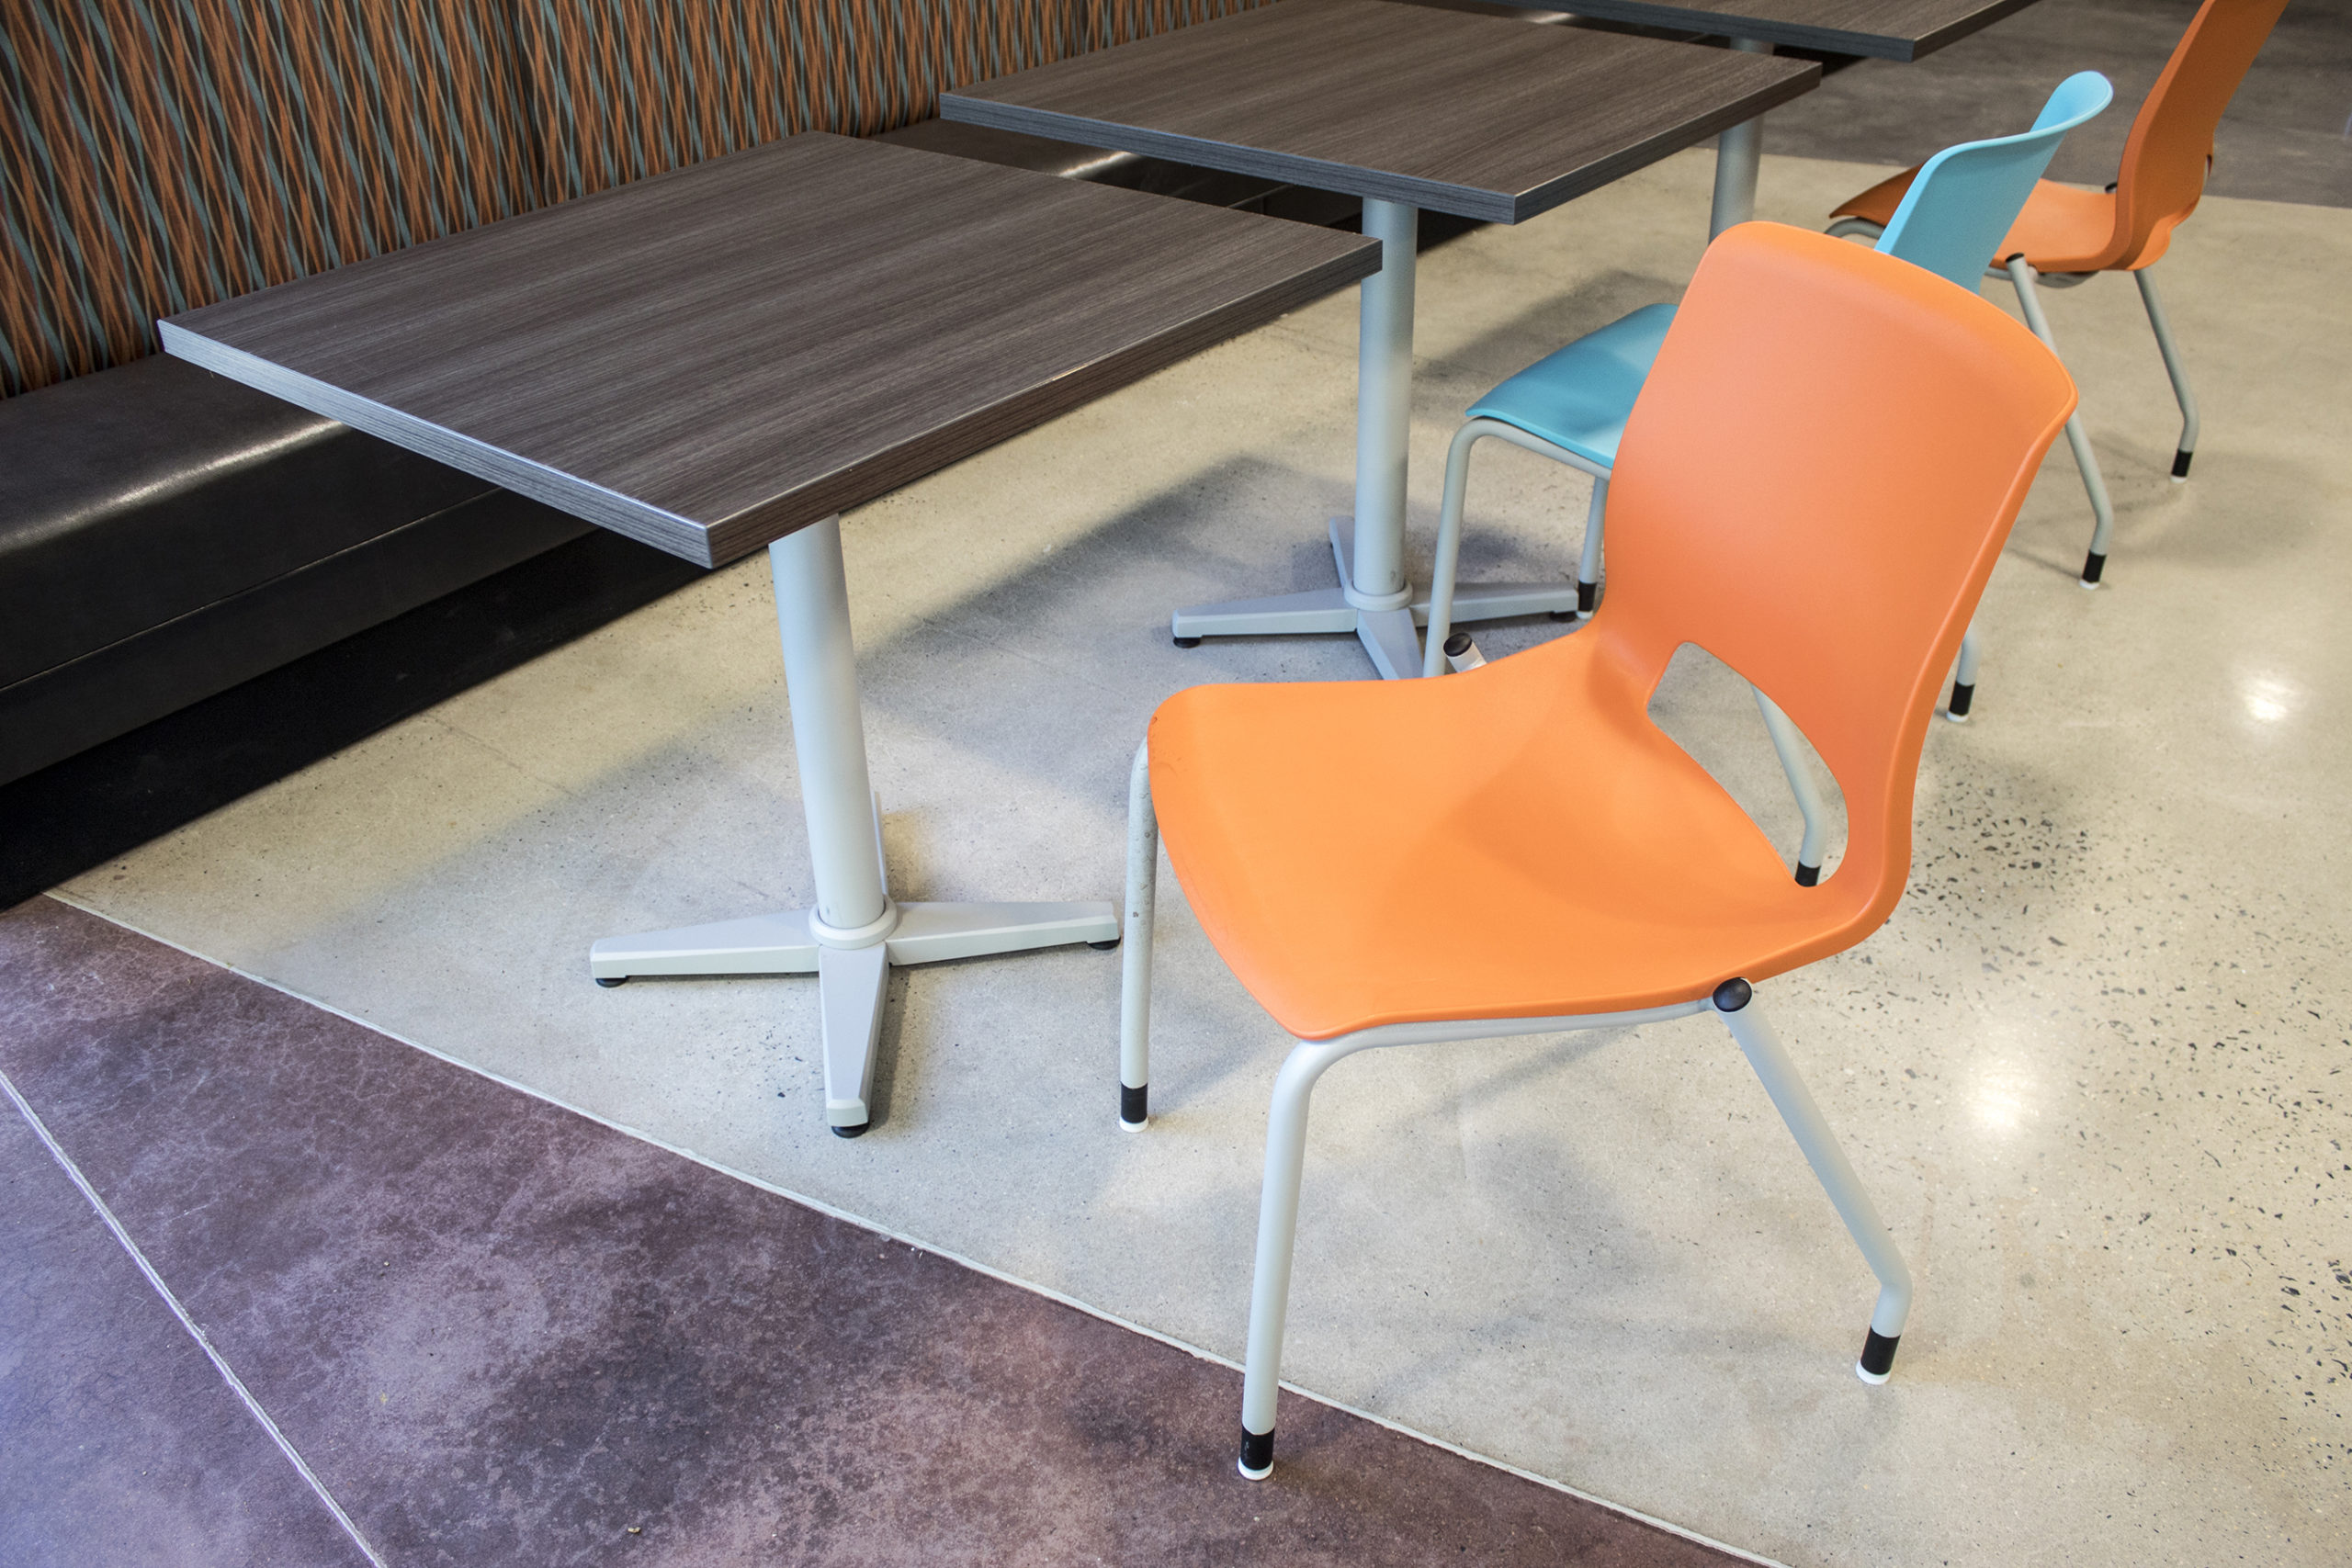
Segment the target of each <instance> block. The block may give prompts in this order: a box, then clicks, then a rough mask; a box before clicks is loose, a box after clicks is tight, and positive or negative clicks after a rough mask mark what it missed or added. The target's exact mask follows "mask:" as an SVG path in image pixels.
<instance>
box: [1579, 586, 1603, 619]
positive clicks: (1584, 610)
mask: <svg viewBox="0 0 2352 1568" xmlns="http://www.w3.org/2000/svg"><path fill="white" fill-rule="evenodd" d="M1599 598H1600V584H1599V583H1598V582H1579V583H1577V614H1578V615H1591V614H1592V606H1593V603H1594V602H1595V601H1596V600H1598V599H1599Z"/></svg>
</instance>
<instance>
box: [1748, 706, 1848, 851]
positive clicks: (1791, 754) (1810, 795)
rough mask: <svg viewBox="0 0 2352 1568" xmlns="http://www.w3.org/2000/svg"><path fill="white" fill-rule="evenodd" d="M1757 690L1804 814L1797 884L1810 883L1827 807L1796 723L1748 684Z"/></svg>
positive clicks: (1768, 728)
mask: <svg viewBox="0 0 2352 1568" xmlns="http://www.w3.org/2000/svg"><path fill="white" fill-rule="evenodd" d="M1747 689H1748V690H1749V691H1751V692H1753V693H1755V694H1756V709H1757V711H1758V713H1760V714H1762V715H1763V716H1764V729H1765V732H1766V733H1767V734H1769V735H1770V736H1771V738H1772V750H1773V752H1774V753H1775V754H1776V755H1778V756H1779V757H1780V759H1781V772H1782V773H1786V774H1788V776H1789V793H1790V794H1791V795H1794V796H1796V801H1797V810H1798V811H1800V812H1801V813H1803V814H1804V842H1802V843H1800V844H1799V845H1797V886H1800V887H1811V886H1815V885H1816V884H1818V883H1819V882H1820V881H1821V857H1822V853H1823V852H1824V850H1825V849H1826V847H1827V845H1826V840H1827V839H1828V837H1829V807H1827V806H1826V805H1825V804H1824V803H1823V801H1822V798H1821V789H1820V786H1819V785H1817V784H1815V783H1814V782H1813V770H1812V769H1810V768H1808V767H1806V766H1805V765H1804V750H1802V749H1800V748H1799V746H1798V745H1797V727H1796V726H1795V725H1794V724H1793V723H1792V722H1791V721H1790V718H1789V716H1788V715H1787V714H1784V713H1782V712H1781V705H1780V704H1778V703H1776V702H1774V701H1773V700H1772V699H1771V698H1770V697H1768V696H1766V695H1765V694H1764V689H1763V688H1762V687H1760V686H1750V687H1748V688H1747Z"/></svg>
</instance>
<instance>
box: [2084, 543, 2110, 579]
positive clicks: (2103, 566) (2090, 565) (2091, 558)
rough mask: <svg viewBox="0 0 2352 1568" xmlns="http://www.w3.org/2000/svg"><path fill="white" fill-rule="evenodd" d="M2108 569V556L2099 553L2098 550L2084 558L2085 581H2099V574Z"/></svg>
mask: <svg viewBox="0 0 2352 1568" xmlns="http://www.w3.org/2000/svg"><path fill="white" fill-rule="evenodd" d="M2105 570H2107V558H2106V557H2105V556H2103V555H2101V554H2099V553H2098V551H2097V550H2093V551H2092V552H2091V553H2090V554H2088V555H2086V556H2085V557H2084V558H2083V581H2085V582H2097V581H2098V574H2099V573H2100V572H2102V571H2105Z"/></svg>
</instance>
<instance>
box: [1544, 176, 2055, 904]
mask: <svg viewBox="0 0 2352 1568" xmlns="http://www.w3.org/2000/svg"><path fill="white" fill-rule="evenodd" d="M2074 406H2075V387H2074V383H2073V381H2072V380H2070V379H2069V378H2068V377H2067V375H2066V372H2065V369H2064V367H2063V366H2061V365H2060V364H2059V363H2058V360H2057V357H2056V356H2055V355H2052V353H2051V352H2050V351H2049V350H2048V349H2047V348H2045V347H2043V346H2042V344H2041V342H2040V341H2039V340H2037V339H2036V338H2035V337H2034V336H2033V334H2032V333H2029V332H2028V331H2026V329H2025V328H2023V327H2022V326H2019V325H2018V323H2017V322H2015V321H2011V320H2010V319H2009V318H2008V317H2007V316H2006V315H2004V314H2003V313H2002V312H2001V311H2000V310H1997V309H1996V308H1995V307H1994V306H1993V305H1991V304H1990V303H1988V302H1987V301H1985V300H1984V299H1979V298H1977V297H1976V296H1975V295H1974V294H1973V293H1962V292H1961V291H1960V290H1958V289H1955V288H1950V287H1948V286H1947V285H1946V284H1945V282H1944V281H1943V280H1942V279H1941V278H1939V277H1934V276H1930V275H1928V273H1926V272H1924V271H1923V270H1922V269H1920V268H1918V267H1916V266H1913V265H1907V264H1905V263H1902V262H1898V261H1896V260H1894V259H1893V258H1891V257H1888V256H1883V255H1880V254H1876V253H1875V252H1872V251H1866V250H1863V249H1862V248H1861V247H1860V246H1858V245H1851V244H1848V243H1843V242H1841V241H1838V240H1833V239H1831V238H1829V237H1828V236H1826V235H1823V234H1815V233H1811V232H1808V231H1803V230H1798V229H1789V228H1782V227H1781V226H1779V225H1777V224H1769V223H1747V224H1743V225H1741V226H1740V227H1738V228H1736V229H1734V230H1731V231H1728V232H1726V233H1725V234H1724V236H1723V237H1722V238H1721V239H1719V240H1717V241H1716V242H1715V243H1714V244H1713V246H1711V247H1709V249H1708V251H1707V254H1706V256H1705V258H1704V259H1703V260H1702V262H1701V263H1700V265H1699V270H1698V274H1697V276H1694V277H1693V278H1692V279H1691V288H1690V291H1689V292H1688V293H1687V294H1686V295H1685V296H1684V298H1683V302H1682V308H1681V310H1680V311H1679V313H1678V315H1677V316H1676V318H1675V321H1674V326H1673V329H1672V330H1671V331H1670V332H1669V333H1668V335H1667V339H1666V344H1665V346H1664V347H1663V348H1662V349H1661V350H1660V352H1659V354H1658V358H1657V365H1656V367H1654V368H1653V369H1652V370H1651V372H1650V376H1649V379H1648V382H1647V384H1646V385H1645V388H1644V389H1643V391H1642V396H1641V400H1640V401H1639V402H1638V403H1637V404H1635V406H1634V412H1633V417H1632V419H1631V420H1630V421H1629V422H1628V423H1627V425H1626V430H1625V437H1624V442H1623V446H1622V447H1621V448H1620V450H1619V456H1618V464H1617V473H1616V479H1615V482H1614V485H1613V487H1612V490H1611V497H1610V508H1611V519H1610V523H1611V527H1610V548H1611V552H1612V557H1613V572H1612V579H1611V590H1610V595H1609V597H1608V598H1607V599H1606V600H1605V601H1603V603H1602V604H1601V607H1600V611H1599V612H1598V614H1597V615H1596V616H1595V618H1594V620H1593V624H1592V626H1591V628H1590V630H1589V631H1588V632H1587V633H1586V634H1585V635H1586V636H1590V637H1600V639H1602V641H1603V643H1604V645H1605V646H1611V647H1613V649H1615V651H1616V653H1617V655H1618V657H1620V658H1622V659H1623V660H1627V661H1628V662H1629V664H1630V666H1631V668H1632V669H1633V670H1634V671H1637V672H1638V674H1639V675H1640V676H1641V678H1644V679H1646V680H1647V681H1649V682H1656V680H1657V677H1658V676H1659V675H1660V674H1662V673H1663V672H1664V671H1665V669H1666V665H1667V661H1668V660H1669V659H1671V658H1672V656H1673V654H1674V651H1675V649H1677V648H1679V646H1680V645H1682V644H1683V643H1685V642H1691V643H1696V644H1697V645H1699V646H1700V647H1701V648H1703V649H1706V650H1707V651H1708V652H1710V653H1712V654H1713V655H1714V656H1715V657H1716V658H1718V659H1720V660H1723V661H1724V663H1725V664H1728V665H1730V666H1731V667H1732V668H1733V669H1734V670H1736V671H1738V672H1739V673H1740V674H1741V675H1743V676H1745V677H1746V678H1747V679H1748V680H1749V681H1751V682H1754V683H1755V684H1756V685H1757V686H1758V687H1759V688H1761V689H1762V691H1763V692H1764V693H1765V694H1766V695H1768V696H1770V697H1771V698H1772V699H1773V700H1774V701H1775V702H1777V703H1778V704H1779V705H1781V708H1782V709H1783V710H1785V711H1786V712H1787V713H1788V715H1789V716H1791V717H1792V718H1793V719H1794V720H1795V721H1796V723H1797V725H1798V727H1799V728H1802V729H1803V730H1804V733H1805V735H1806V736H1807V737H1808V738H1809V739H1811V740H1812V741H1813V744H1814V747H1815V750H1817V751H1818V752H1819V753H1820V755H1821V758H1822V761H1825V762H1826V763H1827V764H1828V766H1829V769H1830V772H1831V773H1834V774H1835V775H1836V776H1837V779H1838V784H1839V786H1840V788H1842V789H1843V790H1844V792H1845V796H1846V807H1847V813H1848V839H1847V851H1846V859H1845V863H1844V865H1843V866H1842V868H1841V869H1840V871H1839V874H1838V876H1837V877H1835V878H1833V879H1832V882H1833V883H1835V884H1838V885H1842V886H1844V887H1846V888H1847V889H1849V895H1848V896H1849V897H1856V898H1858V899H1859V900H1860V901H1861V905H1862V906H1864V907H1866V908H1868V909H1870V910H1871V912H1872V918H1875V919H1883V916H1884V912H1885V911H1886V910H1890V909H1892V908H1894V901H1895V899H1896V898H1897V897H1900V895H1901V893H1902V890H1903V879H1904V876H1905V872H1906V870H1907V868H1908V864H1909V858H1910V830H1911V786H1912V782H1913V778H1914V775H1915V774H1916V773H1917V768H1918V760H1919V748H1920V745H1921V742H1922V740H1923V739H1924V737H1925V734H1926V729H1927V726H1928V720H1929V717H1930V716H1931V715H1932V713H1933V710H1934V704H1935V696H1936V692H1937V687H1938V685H1939V682H1940V681H1941V679H1942V676H1943V672H1944V671H1945V669H1946V668H1947V667H1948V666H1949V665H1950V664H1951V660H1952V658H1953V656H1954V654H1955V653H1956V652H1957V650H1958V649H1959V647H1960V639H1961V636H1962V632H1963V631H1964V630H1965V629H1966V627H1967V625H1968V619H1969V616H1970V615H1971V614H1973V611H1974V608H1975V604H1976V600H1977V596H1978V594H1979V593H1980V592H1983V590H1984V586H1985V579H1986V577H1987V576H1988V575H1989V574H1990V573H1991V571H1992V570H1993V562H1994V560H1995V558H1996V556H1997V555H1998V554H1999V552H2000V548H2001V545H2002V542H2003V541H2004V540H2005V539H2006V538H2007V536H2008V531H2009V525H2010V524H2011V523H2012V522H2014V521H2015V520H2016V517H2017V513H2018V506H2019V505H2020V504H2021V503H2022V502H2023V501H2024V499H2025V493H2026V490H2027V488H2028V486H2030V484H2031V483H2032V480H2033V476H2034V473H2035V470H2036V469H2037V468H2038V467H2039V466H2040V464H2041V457H2042V454H2043V453H2044V452H2045V451H2047V450H2048V448H2049V446H2050V444H2051V442H2052V440H2053V439H2054V438H2055V437H2056V436H2057V434H2058V432H2059V430H2060V428H2061V427H2062V426H2063V425H2064V423H2065V420H2066V417H2067V415H2068V414H2069V413H2070V412H2072V411H2073V409H2074ZM1828 886H1829V885H1828V884H1825V885H1824V891H1825V892H1826V891H1827V888H1828Z"/></svg>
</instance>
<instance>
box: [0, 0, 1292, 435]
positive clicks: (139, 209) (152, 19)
mask: <svg viewBox="0 0 2352 1568" xmlns="http://www.w3.org/2000/svg"><path fill="white" fill-rule="evenodd" d="M1252 3H1255V0H0V395H7V394H10V393H15V392H19V391H24V390H27V389H30V388H34V387H39V386H43V385H46V384H48V383H49V382H51V381H53V380H58V379H61V378H64V377H67V376H75V375H81V374H84V373H85V372H87V371H90V370H95V369H99V368H102V367H106V366H107V365H112V364H118V363H120V362H121V361H123V360H126V359H130V358H135V357H137V356H138V355H141V354H147V353H152V352H153V350H154V347H155V340H154V318H155V317H157V316H160V315H169V314H171V313H173V312H174V311H176V310H187V309H190V308H193V307H195V306H197V305H201V304H208V303H210V302H211V301H213V300H215V299H224V298H227V297H228V296H231V295H233V294H240V293H243V292H245V291H247V290H250V289H254V288H263V287H266V285H269V284H272V283H278V282H283V281H285V280H287V279H288V278H292V277H297V276H302V275H304V274H306V273H310V272H314V271H317V270H319V269H321V268H324V267H330V266H335V265H341V264H343V263H345V262H347V261H354V260H357V259H359V258H360V257H363V256H368V255H373V254H377V253H378V252H379V251H384V250H388V249H393V248H396V247H398V246H401V245H405V244H410V243H414V242H416V241H420V240H425V239H430V238H433V237H435V236H436V235H439V234H444V233H447V232H450V231H453V230H458V229H463V228H467V227H469V226H471V225H473V224H475V223H480V222H487V221H491V220H495V219H498V218H502V217H505V216H508V215H509V214H512V213H515V212H517V211H521V210H524V209H527V208H530V207H533V206H537V205H539V204H541V203H544V202H548V201H558V200H562V199H564V198H565V197H572V196H578V195H582V194H584V193H586V192H589V191H594V190H601V189H603V188H605V187H606V186H611V185H616V184H619V183H621V182H624V181H627V180H631V179H636V178H639V177H641V176H643V175H648V174H652V173H658V172H659V171H661V170H662V169H666V168H671V167H673V166H676V165H678V164H685V163H691V162H694V161H695V160H698V159H701V158H707V157H714V156H717V155H718V154H720V153H723V152H733V151H735V150H737V149H739V148H742V147H747V146H751V145H753V144H755V143H757V142H760V141H767V140H770V139H772V138H774V137H776V136H781V135H786V134H788V133H789V132H792V131H795V130H809V129H820V130H842V131H850V132H854V133H865V132H871V131H875V130H887V129H888V128H890V127H893V126H897V125H901V124H904V123H906V122H907V121H909V120H911V119H919V118H923V117H924V116H926V115H928V114H930V113H931V112H932V109H933V99H934V98H935V96H936V95H937V93H938V92H939V90H940V89H941V88H942V87H943V86H947V85H954V84H956V83H960V82H965V81H970V80H976V79H978V78H982V77H987V76H992V75H997V74H1001V73H1003V72H1006V71H1012V70H1019V69H1021V68H1022V67H1023V66H1027V65H1032V64H1038V63H1042V62H1046V61H1048V60H1054V59H1058V58H1060V57H1062V56H1064V55H1067V54H1071V53H1076V52H1079V51H1084V50H1087V49H1092V48H1096V47H1100V46H1101V45H1103V44H1106V43H1112V42H1119V41H1124V40H1125V39H1132V38H1137V37H1141V36H1144V35H1146V34H1150V33H1156V32H1160V31H1164V30H1166V29H1168V28H1173V27H1178V26H1182V25H1183V24H1184V23H1186V22H1191V21H1197V20H1200V19H1202V18H1204V17H1210V16H1215V15H1219V14H1221V13H1223V12H1225V11H1228V10H1233V9H1237V8H1238V7H1239V6H1243V5H1247V4H1252Z"/></svg>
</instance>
